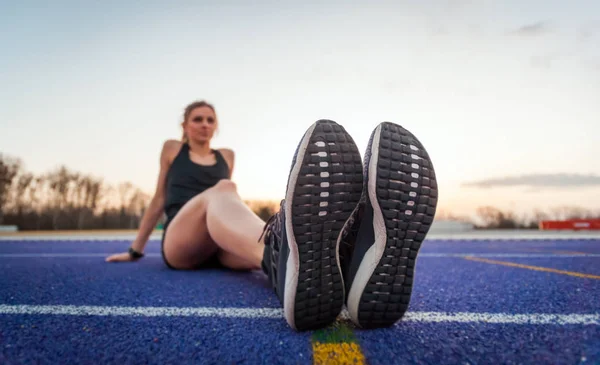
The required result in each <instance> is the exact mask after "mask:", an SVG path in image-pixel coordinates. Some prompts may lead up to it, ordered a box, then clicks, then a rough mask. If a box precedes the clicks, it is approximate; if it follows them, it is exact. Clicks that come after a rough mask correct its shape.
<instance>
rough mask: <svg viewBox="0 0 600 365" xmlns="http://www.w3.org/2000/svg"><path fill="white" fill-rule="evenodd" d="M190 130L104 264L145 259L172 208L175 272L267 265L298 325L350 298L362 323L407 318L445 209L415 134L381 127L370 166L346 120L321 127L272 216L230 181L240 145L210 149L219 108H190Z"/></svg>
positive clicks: (170, 260)
mask: <svg viewBox="0 0 600 365" xmlns="http://www.w3.org/2000/svg"><path fill="white" fill-rule="evenodd" d="M182 126H183V131H184V133H183V141H176V140H168V141H166V142H165V143H164V145H163V148H162V152H161V158H160V173H159V177H158V184H157V187H156V192H155V194H154V197H153V198H152V201H151V203H150V206H149V207H148V209H147V211H146V213H145V214H144V217H143V219H142V222H141V225H140V229H139V232H138V235H137V237H136V239H135V240H134V241H133V243H132V245H131V247H130V248H129V252H126V253H121V254H116V255H112V256H110V257H108V258H107V259H106V260H107V261H109V262H121V261H136V260H138V259H140V258H141V257H143V251H144V247H145V245H146V243H147V241H148V238H149V237H150V234H151V232H152V230H153V229H154V227H155V226H156V223H157V222H158V220H159V219H160V217H161V215H162V214H163V213H164V214H166V217H167V220H166V223H165V227H164V233H163V237H162V243H161V247H162V256H163V259H164V262H165V264H166V265H167V266H168V267H170V268H172V269H182V270H189V269H200V268H204V267H225V268H230V269H236V270H253V269H262V270H263V271H264V272H265V274H267V276H268V277H269V278H270V281H271V283H272V286H273V289H274V291H275V293H276V294H277V296H278V298H279V300H280V301H281V302H282V304H283V309H284V315H285V318H286V320H287V322H288V324H289V325H290V326H291V327H292V328H294V329H296V330H309V329H316V328H321V327H324V326H327V325H329V324H330V323H332V322H333V321H334V320H335V319H336V317H337V316H338V314H339V313H340V311H341V310H342V307H343V306H344V304H346V305H347V307H348V312H349V314H350V318H351V319H352V320H353V321H354V322H355V323H356V324H357V325H358V326H360V327H363V328H377V327H383V326H389V325H392V324H393V323H395V322H396V321H397V320H398V319H400V318H401V317H402V316H403V315H404V313H405V312H406V310H407V309H408V304H409V300H410V295H411V291H412V282H413V276H414V267H415V261H416V256H417V253H418V250H419V248H420V245H421V243H422V242H423V240H424V239H425V235H426V234H427V232H428V230H429V227H430V225H431V223H432V222H433V217H434V215H435V209H436V205H437V185H436V180H435V173H434V170H433V166H432V164H431V161H430V159H429V156H428V154H427V152H426V150H425V149H424V148H423V146H422V145H421V143H420V142H419V141H418V140H417V138H416V137H415V136H413V135H412V134H411V133H410V132H409V131H407V130H405V129H403V128H402V127H400V126H398V125H396V124H393V123H389V122H385V123H381V124H379V125H378V126H377V128H375V130H373V133H372V134H371V138H370V140H369V145H368V148H367V151H366V153H365V162H364V167H363V164H362V162H361V156H360V154H359V152H358V149H357V147H356V145H355V143H354V140H353V139H352V137H351V136H350V135H349V134H348V133H347V132H346V130H345V129H344V128H343V127H342V126H341V125H339V124H337V123H335V122H333V121H329V120H319V121H317V122H315V123H314V124H312V125H311V126H310V127H309V128H308V130H307V131H306V133H305V134H304V136H303V137H302V139H301V141H300V143H299V145H298V147H297V150H296V153H295V155H294V158H293V161H292V166H291V169H290V174H289V177H288V185H287V189H286V196H285V198H284V199H283V200H282V201H281V207H280V210H279V212H278V213H276V214H275V215H273V216H272V217H271V218H270V219H269V220H268V222H266V223H265V222H264V221H262V220H261V219H260V218H259V217H258V216H257V215H256V214H254V213H253V212H252V211H251V210H250V209H249V208H248V206H247V205H246V204H245V203H244V202H243V201H242V199H241V198H240V196H239V195H238V193H237V191H236V185H235V184H234V183H233V182H232V181H231V180H230V178H231V174H232V171H233V167H234V152H233V151H232V150H230V149H219V150H215V149H212V148H211V146H210V141H211V139H212V137H213V134H214V132H215V131H216V129H217V126H218V121H217V117H216V113H215V109H214V107H213V106H212V105H210V104H208V103H206V102H204V101H199V102H194V103H192V104H190V105H188V106H187V107H186V108H185V112H184V120H183V123H182Z"/></svg>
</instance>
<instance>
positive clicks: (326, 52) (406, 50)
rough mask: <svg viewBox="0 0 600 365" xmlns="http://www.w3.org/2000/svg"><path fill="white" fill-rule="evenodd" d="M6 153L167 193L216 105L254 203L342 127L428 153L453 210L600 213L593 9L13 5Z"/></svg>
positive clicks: (0, 60)
mask: <svg viewBox="0 0 600 365" xmlns="http://www.w3.org/2000/svg"><path fill="white" fill-rule="evenodd" d="M0 53H1V54H2V56H1V57H0V153H2V154H5V155H10V156H14V157H18V158H20V159H21V160H22V161H23V163H24V166H25V169H26V170H28V171H30V172H33V173H44V172H47V171H50V170H52V169H54V168H56V167H57V166H59V165H66V166H68V167H69V168H71V169H73V170H76V171H79V172H82V173H87V174H91V175H93V176H97V177H101V178H103V179H104V180H105V181H106V182H107V183H112V184H118V183H120V182H124V181H130V182H131V183H133V184H134V185H136V186H138V187H140V188H141V189H143V190H144V191H146V192H148V193H149V194H152V193H153V191H154V189H155V185H156V178H157V175H158V171H159V164H158V162H159V154H160V149H161V147H162V143H163V142H164V141H165V140H166V139H173V138H174V139H179V138H180V137H181V127H180V123H181V118H182V112H183V109H184V108H185V106H186V105H187V104H188V103H190V102H192V101H194V100H206V101H209V102H211V103H213V104H214V105H215V107H216V111H217V117H218V119H219V123H220V131H219V134H218V135H217V136H216V137H215V138H214V140H213V143H212V147H213V148H221V147H227V148H232V149H233V150H234V151H235V153H236V165H235V171H234V175H233V180H234V181H235V182H236V183H237V185H238V190H239V192H240V195H241V196H242V197H243V198H244V199H274V200H279V199H281V198H283V196H284V193H285V188H286V186H285V184H286V181H287V176H288V172H289V168H290V163H291V159H292V156H293V154H294V151H295V149H296V146H297V144H298V142H299V141H300V138H301V137H302V134H303V133H304V131H305V130H306V129H307V128H308V127H309V126H310V125H311V124H312V123H313V122H315V121H316V120H318V119H322V118H325V119H332V120H334V121H336V122H338V123H340V124H342V125H343V126H344V127H345V128H346V130H347V131H348V132H349V133H350V134H351V135H352V136H353V138H354V140H355V142H356V144H357V146H358V148H359V150H360V151H361V154H363V155H364V150H365V148H366V144H367V141H368V139H369V136H370V134H371V132H372V130H373V129H374V128H375V127H376V126H377V124H379V123H381V122H383V121H390V122H394V123H397V124H400V125H402V126H403V127H405V128H407V129H408V130H410V131H411V132H412V133H414V134H415V135H416V136H417V138H418V139H419V140H420V141H421V142H422V143H423V145H424V146H425V148H426V149H427V151H428V152H429V155H430V157H431V158H432V161H433V164H434V167H435V170H436V175H437V178H438V184H439V196H440V198H439V205H438V211H439V212H443V213H444V214H448V213H450V214H454V215H472V214H474V213H475V212H476V209H477V208H478V207H481V206H495V207H498V208H500V209H507V210H513V211H516V212H530V211H533V210H534V209H540V210H544V209H552V208H555V207H560V206H578V207H583V208H586V209H594V210H596V211H600V163H599V162H598V156H599V155H600V145H599V144H598V140H599V138H598V136H600V2H598V1H592V0H590V1H577V0H575V1H570V2H564V1H537V0H531V1H525V2H521V1H513V0H502V1H500V0H498V1H490V0H479V1H475V0H474V1H467V0H464V1H461V0H447V1H373V2H371V3H369V4H367V3H366V2H352V1H319V2H313V1H307V2H298V1H293V2H292V1H290V2H285V1H277V2H276V1H266V2H265V1H253V2H246V1H220V2H203V1H175V2H170V3H167V2H156V1H124V2H120V1H119V2H117V1H102V2H93V3H92V2H80V1H57V2H51V3H48V2H45V1H44V2H42V1H37V2H34V1H21V2H8V1H3V2H0Z"/></svg>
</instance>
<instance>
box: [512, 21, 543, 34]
mask: <svg viewBox="0 0 600 365" xmlns="http://www.w3.org/2000/svg"><path fill="white" fill-rule="evenodd" d="M551 30H552V29H551V27H550V24H548V23H546V22H537V23H533V24H527V25H524V26H522V27H520V28H517V29H515V30H513V31H511V32H509V34H512V35H516V36H520V37H535V36H539V35H543V34H546V33H550V31H551Z"/></svg>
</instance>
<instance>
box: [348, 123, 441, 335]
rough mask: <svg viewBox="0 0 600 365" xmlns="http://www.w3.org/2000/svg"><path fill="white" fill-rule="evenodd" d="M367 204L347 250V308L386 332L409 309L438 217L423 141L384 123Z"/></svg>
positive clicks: (351, 228)
mask: <svg viewBox="0 0 600 365" xmlns="http://www.w3.org/2000/svg"><path fill="white" fill-rule="evenodd" d="M364 173H365V175H364V179H365V189H364V191H363V196H362V198H361V203H360V205H359V206H358V207H357V210H356V212H355V213H354V214H353V217H352V218H351V219H350V220H349V222H348V225H347V226H346V227H345V231H347V234H346V237H345V238H344V243H343V244H342V245H341V253H340V256H341V257H342V263H343V264H342V265H343V270H344V280H345V281H346V288H347V300H346V303H347V307H348V312H349V315H350V318H351V319H352V320H353V322H354V323H355V324H357V325H358V326H360V327H362V328H377V327H385V326H390V325H392V324H394V323H395V322H396V321H398V320H399V319H400V318H401V317H402V316H403V315H404V313H405V312H406V310H407V309H408V305H409V301H410V296H411V292H412V285H413V279H414V271H415V262H416V258H417V253H418V251H419V248H420V247H421V243H422V242H423V240H424V239H425V236H426V234H427V232H428V231H429V227H430V226H431V224H432V222H433V218H434V216H435V211H436V206H437V198H438V190H437V182H436V178H435V172H434V169H433V165H432V163H431V160H430V158H429V155H428V153H427V151H426V150H425V148H424V147H423V145H422V144H421V143H420V142H419V140H418V139H417V138H416V137H415V136H414V135H413V134H412V133H410V132H409V131H407V130H406V129H404V128H402V127H401V126H399V125H396V124H393V123H389V122H385V123H381V124H380V125H379V126H377V128H375V130H374V131H373V133H372V134H371V138H370V140H369V145H368V147H367V151H366V153H365V162H364Z"/></svg>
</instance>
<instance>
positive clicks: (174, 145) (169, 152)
mask: <svg viewBox="0 0 600 365" xmlns="http://www.w3.org/2000/svg"><path fill="white" fill-rule="evenodd" d="M182 145H183V142H181V141H178V140H176V139H167V140H165V141H164V142H163V146H162V151H161V155H162V156H163V157H164V158H166V159H167V160H169V161H173V159H174V158H175V157H176V156H177V154H178V153H179V151H180V150H181V146H182Z"/></svg>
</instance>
